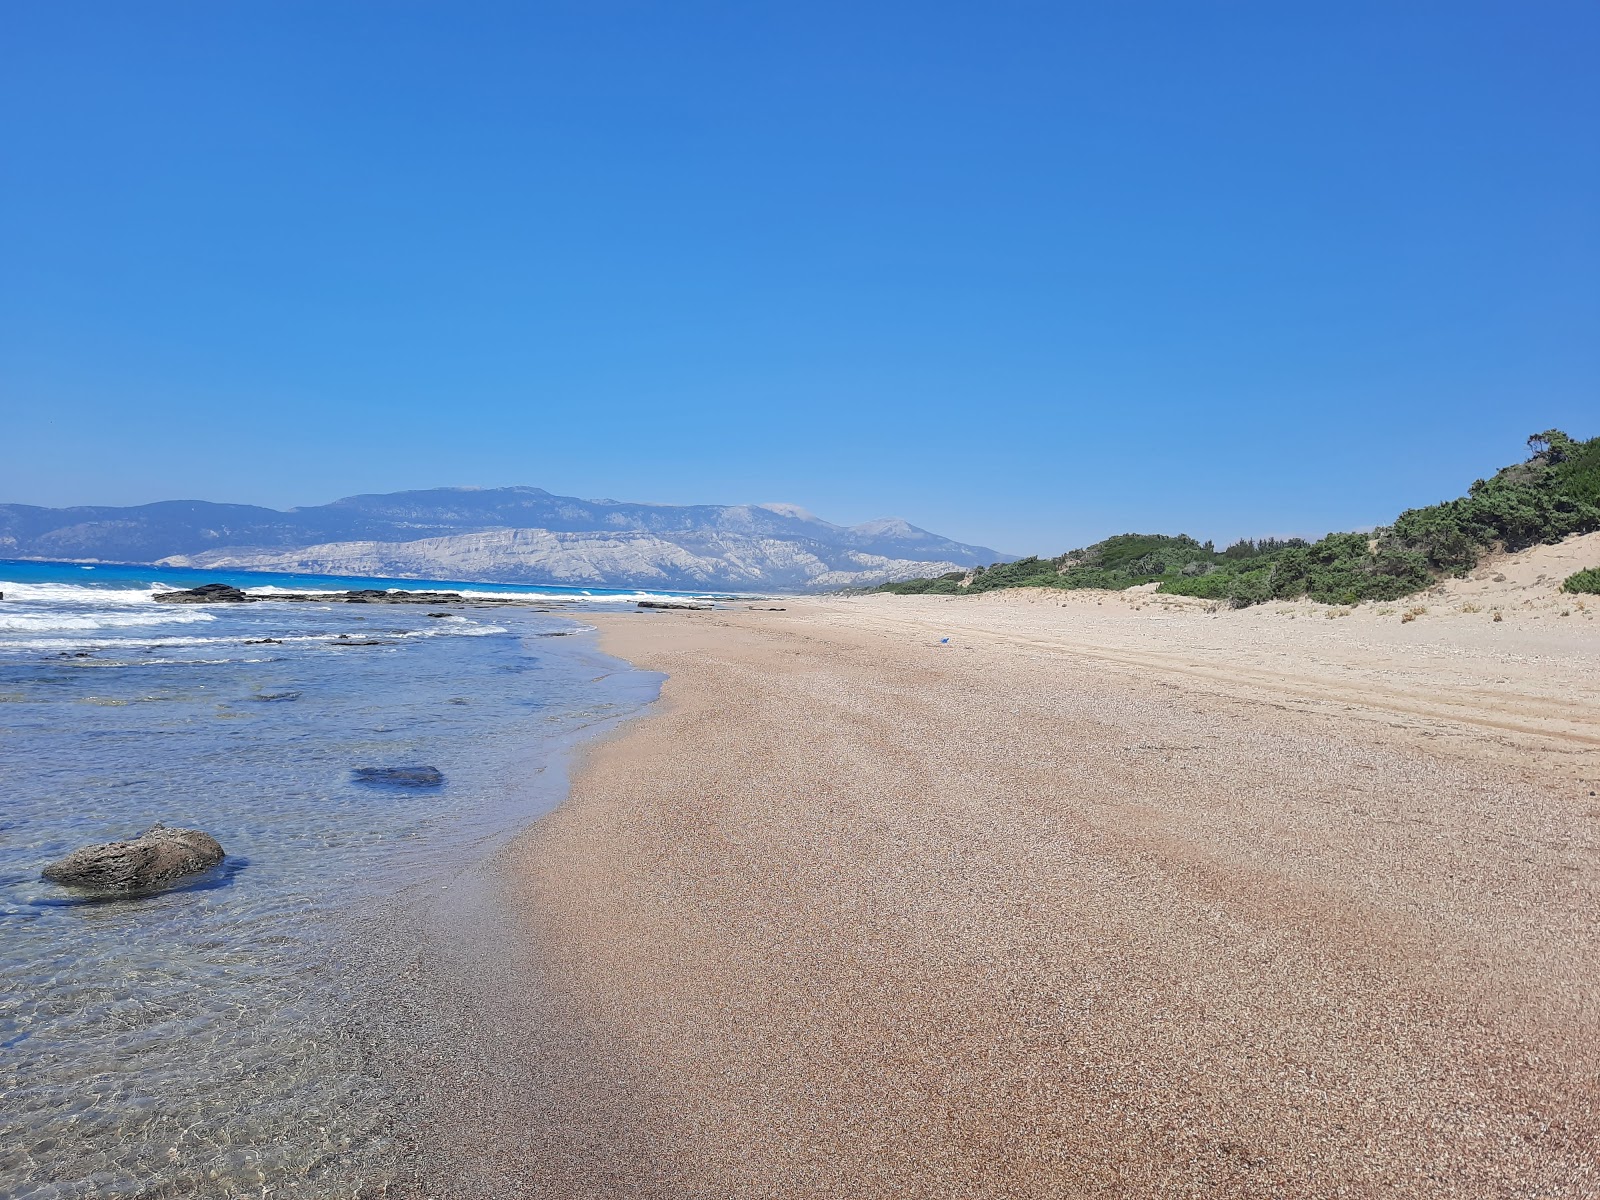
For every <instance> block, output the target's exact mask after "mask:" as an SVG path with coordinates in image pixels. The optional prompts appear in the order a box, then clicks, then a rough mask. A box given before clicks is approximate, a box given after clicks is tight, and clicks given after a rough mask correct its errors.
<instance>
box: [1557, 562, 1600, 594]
mask: <svg viewBox="0 0 1600 1200" xmlns="http://www.w3.org/2000/svg"><path fill="white" fill-rule="evenodd" d="M1561 590H1562V591H1563V592H1582V593H1584V594H1585V595H1590V596H1600V567H1590V568H1589V569H1588V570H1587V571H1579V572H1577V573H1576V574H1574V575H1568V576H1567V579H1566V582H1565V583H1563V584H1562V585H1561Z"/></svg>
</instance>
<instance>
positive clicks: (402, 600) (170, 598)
mask: <svg viewBox="0 0 1600 1200" xmlns="http://www.w3.org/2000/svg"><path fill="white" fill-rule="evenodd" d="M153 599H154V600H155V602H156V603H157V604H256V603H260V602H263V601H267V600H286V601H290V602H291V603H297V604H462V603H465V601H466V598H465V597H464V596H462V595H461V593H460V592H385V591H381V590H379V589H378V588H355V589H352V590H351V591H348V592H320V593H319V592H272V593H269V594H267V595H264V596H263V595H255V594H253V593H251V592H245V591H240V590H239V589H238V588H236V587H231V586H230V585H228V584H226V583H204V584H201V585H200V586H199V587H195V588H186V589H184V590H183V591H179V592H157V593H156V594H155V596H154V597H153ZM499 603H502V604H516V603H519V601H516V600H501V601H499Z"/></svg>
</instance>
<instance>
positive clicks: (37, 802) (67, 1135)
mask: <svg viewBox="0 0 1600 1200" xmlns="http://www.w3.org/2000/svg"><path fill="white" fill-rule="evenodd" d="M201 582H227V583H234V584H236V585H238V586H241V587H246V588H250V589H252V590H260V589H262V588H268V587H275V588H280V589H283V590H286V591H297V592H302V591H319V590H340V589H343V588H347V587H382V586H386V585H391V586H396V587H405V588H409V589H412V590H436V589H437V590H446V589H448V590H457V591H462V592H466V593H475V594H477V595H480V596H483V597H489V596H492V595H495V594H499V595H515V596H517V597H518V598H527V599H532V600H536V601H538V602H539V605H540V607H544V608H546V609H548V611H539V608H537V607H513V606H490V605H488V604H484V605H481V606H476V605H475V606H470V607H465V608H451V609H450V610H449V611H448V615H445V616H432V615H430V613H431V612H437V611H444V610H443V609H430V608H426V607H421V606H368V605H345V604H331V603H330V604H320V603H287V602H282V603H271V602H268V603H260V604H251V605H243V606H240V605H225V606H203V607H202V606H167V605H158V604H156V603H154V602H153V601H152V600H151V595H152V593H153V592H154V591H156V590H165V589H168V588H171V587H178V586H192V585H193V584H196V583H201ZM0 592H3V593H4V599H3V600H0V996H3V999H0V1195H5V1196H8V1197H57V1196H61V1197H65V1196H74V1197H76V1196H106V1197H154V1196H165V1195H202V1196H242V1195H261V1194H263V1189H265V1194H267V1195H276V1196H281V1195H300V1196H341V1195H381V1194H384V1193H385V1191H386V1190H387V1187H388V1184H389V1183H390V1182H391V1181H392V1180H393V1179H394V1178H395V1172H396V1164H397V1162H398V1161H399V1160H400V1159H401V1158H403V1149H404V1148H403V1145H401V1144H400V1143H401V1142H403V1126H404V1096H397V1095H395V1094H394V1093H393V1091H392V1089H391V1088H390V1086H389V1084H388V1082H387V1081H386V1077H385V1074H384V1072H383V1071H382V1070H381V1069H378V1064H381V1063H382V1062H383V1061H384V1059H385V1057H386V1056H388V1055H392V1054H394V1053H397V1052H401V1051H400V1049H399V1048H397V1047H393V1046H387V1045H385V1044H384V1042H383V1038H382V1035H380V1034H377V1033H375V1032H374V1030H376V1029H380V1028H382V1027H383V1026H384V1024H385V1023H384V1022H383V1021H382V1020H381V1019H375V1014H373V1013H371V1012H364V1011H363V1004H364V1003H366V998H367V997H369V996H376V995H380V994H382V992H383V990H384V988H383V985H384V982H385V981H384V980H382V979H378V978H375V977H373V976H372V972H373V971H375V970H376V971H380V972H381V970H382V969H383V968H382V965H381V963H380V964H376V965H375V964H374V963H373V962H372V961H370V959H369V958H366V957H364V956H363V955H362V954H361V953H360V948H361V945H362V935H363V928H362V926H363V922H364V921H366V920H368V919H370V915H371V914H372V913H374V912H377V911H380V910H381V909H382V908H383V907H384V906H386V905H387V906H392V905H393V904H394V903H395V902H396V897H397V896H401V895H403V894H404V893H406V891H407V890H408V889H417V888H419V887H423V888H427V887H447V886H448V884H449V880H450V879H452V878H454V877H455V876H456V875H457V874H458V873H459V872H460V871H461V870H462V869H463V868H464V867H466V866H468V865H471V864H475V863H479V862H482V861H483V860H484V859H485V858H486V857H487V856H489V855H491V854H492V853H493V852H494V851H495V850H497V849H498V848H499V847H500V846H502V845H503V844H504V843H505V842H506V841H507V840H508V839H509V837H510V836H511V835H512V834H513V833H515V832H516V831H517V830H519V829H520V828H522V827H524V826H525V825H526V824H527V823H528V822H529V821H530V820H531V819H533V818H534V817H535V816H537V815H538V814H539V813H540V812H542V811H545V810H547V809H548V808H549V807H550V806H551V805H552V804H553V803H555V802H556V801H557V800H558V799H559V796H560V793H561V791H562V788H563V786H564V784H563V780H562V778H561V762H562V756H563V753H564V751H565V749H566V748H568V747H569V746H570V745H572V744H573V743H574V741H575V740H577V739H580V738H581V737H583V736H585V735H586V734H589V733H592V732H593V731H594V730H596V729H597V728H600V727H602V726H604V725H605V724H607V723H609V722H613V721H615V720H618V719H620V718H622V717H625V716H627V715H630V714H632V713H634V712H636V711H638V710H639V709H640V708H641V707H642V706H643V705H645V704H647V703H648V702H649V701H650V700H651V699H653V698H654V696H655V694H656V690H657V688H658V686H659V679H658V678H657V677H655V676H653V675H649V674H646V673H643V672H638V671H635V670H633V669H631V668H629V667H628V666H626V665H625V664H622V663H619V662H616V661H615V660H612V659H609V658H607V657H605V656H604V655H602V654H600V653H599V651H598V650H597V649H596V648H595V646H594V645H593V643H592V641H591V640H590V638H589V637H588V636H587V635H586V634H585V632H584V626H583V624H582V616H583V614H584V613H585V612H587V611H592V610H593V609H594V608H595V607H596V606H602V607H604V606H615V605H619V604H622V603H629V602H631V601H632V600H634V599H636V598H637V596H636V595H635V594H633V593H602V592H599V591H597V590H592V591H590V592H587V593H585V592H583V591H581V590H576V589H535V588H511V587H504V586H500V585H474V584H471V583H466V582H448V583H439V582H430V581H417V580H407V581H381V580H380V581H374V580H371V579H331V578H327V577H309V576H276V575H273V576H268V575H260V574H255V573H241V572H210V571H158V570H153V569H151V568H148V567H121V566H117V567H110V566H99V565H97V566H95V567H93V568H92V569H86V568H85V567H83V566H81V565H78V564H41V563H0ZM630 606H631V604H630ZM341 642H343V643H361V644H341ZM421 764H426V765H430V766H434V767H437V768H438V769H439V770H440V771H441V772H442V773H443V775H444V778H445V782H444V784H443V785H442V786H441V787H438V788H415V789H408V788H396V787H385V786H373V785H372V784H370V783H365V782H362V781H361V779H360V778H359V777H358V775H357V771H358V770H359V769H360V768H368V767H394V766H411V765H421ZM156 821H163V822H165V823H166V824H168V825H182V826H191V827H197V828H201V829H204V830H206V831H208V832H210V833H211V834H213V835H214V836H216V837H217V838H218V839H219V840H220V841H221V842H222V844H223V846H224V847H225V849H226V850H227V852H228V858H227V860H226V862H225V863H224V864H223V866H222V867H221V868H220V869H218V870H216V871H214V872H212V873H210V874H208V875H206V876H203V877H200V878H198V879H196V880H195V881H194V883H193V885H192V886H190V887H188V888H185V889H182V890H177V891H172V892H167V893H163V894H161V895H156V896H150V897H144V898H138V899H122V900H111V901H106V900H102V899H95V898H91V897H86V896H83V895H81V894H78V893H74V892H73V891H72V890H70V889H67V888H62V887H58V886H57V885H54V884H51V883H48V882H46V881H44V880H42V879H41V878H40V877H39V870H40V868H41V867H43V866H44V865H45V864H46V863H47V862H49V861H51V860H52V859H54V858H56V857H58V856H59V855H61V854H63V853H65V852H67V851H68V850H70V849H72V848H74V847H76V846H81V845H85V844H89V843H94V842H100V841H107V840H114V839H121V838H127V837H131V836H134V835H136V834H138V833H140V832H141V831H142V830H144V829H145V828H147V827H148V826H149V825H150V824H152V823H154V822H156ZM379 1015H381V1014H379Z"/></svg>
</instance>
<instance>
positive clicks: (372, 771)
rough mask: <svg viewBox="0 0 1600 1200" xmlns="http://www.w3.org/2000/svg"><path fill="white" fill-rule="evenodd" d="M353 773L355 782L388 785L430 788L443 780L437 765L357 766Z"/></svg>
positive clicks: (442, 773) (442, 774)
mask: <svg viewBox="0 0 1600 1200" xmlns="http://www.w3.org/2000/svg"><path fill="white" fill-rule="evenodd" d="M355 774H356V782H357V783H375V784H386V785H388V786H389V787H409V788H432V787H438V786H439V785H440V784H442V783H443V782H444V772H442V771H440V770H439V768H438V767H357V768H356V770H355Z"/></svg>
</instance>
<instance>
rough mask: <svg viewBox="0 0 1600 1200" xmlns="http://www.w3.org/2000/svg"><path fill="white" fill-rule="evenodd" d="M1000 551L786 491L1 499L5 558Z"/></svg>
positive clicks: (737, 585)
mask: <svg viewBox="0 0 1600 1200" xmlns="http://www.w3.org/2000/svg"><path fill="white" fill-rule="evenodd" d="M1002 557H1003V556H1002V555H1000V554H998V553H996V552H995V551H994V550H991V549H989V548H988V547H986V546H968V545H965V544H963V543H961V542H955V541H951V540H950V539H949V538H945V537H940V536H939V535H938V534H935V533H929V532H928V531H927V530H925V529H918V528H917V527H916V526H915V525H910V524H907V523H906V522H905V521H902V520H899V519H897V518H886V519H883V520H878V521H868V522H867V523H866V524H863V525H854V526H841V525H834V524H831V523H830V522H828V521H824V520H821V519H820V518H818V517H815V516H812V515H811V514H810V513H808V512H806V511H805V510H804V509H802V508H799V507H796V506H794V505H789V504H740V505H720V504H693V505H666V504H633V503H627V502H624V501H619V500H579V499H577V498H576V497H573V496H556V495H552V494H551V493H549V492H547V491H545V490H543V489H542V488H533V487H510V488H433V489H430V490H427V491H417V492H393V493H390V494H387V495H372V496H349V497H346V498H345V499H343V500H335V501H334V502H333V503H332V504H320V505H315V506H313V507H310V508H294V509H290V510H289V511H287V512H279V511H277V510H276V509H271V508H257V507H255V506H254V505H249V504H212V503H209V502H207V501H203V500H166V501H162V502H160V503H157V504H141V505H138V506H136V507H132V508H108V507H82V508H37V507H34V506H33V505H27V504H3V505H0V558H43V559H95V560H99V561H105V562H134V563H159V564H162V565H167V566H184V567H226V568H232V569H235V570H256V571H304V572H314V573H320V574H330V575H387V576H391V577H400V578H418V579H427V578H432V579H474V580H483V581H485V582H500V583H549V584H565V585H578V586H589V585H593V586H598V587H656V588H672V589H683V590H695V589H717V590H724V589H725V590H730V591H758V590H763V589H781V590H796V591H798V590H810V591H818V590H824V589H829V588H840V587H857V586H866V585H872V584H878V583H885V582H889V581H892V580H898V579H911V578H915V577H917V576H924V575H933V574H941V573H944V572H947V571H955V570H960V569H962V568H966V567H971V566H977V565H980V564H984V563H991V562H994V561H996V560H997V559H1000V558H1002Z"/></svg>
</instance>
